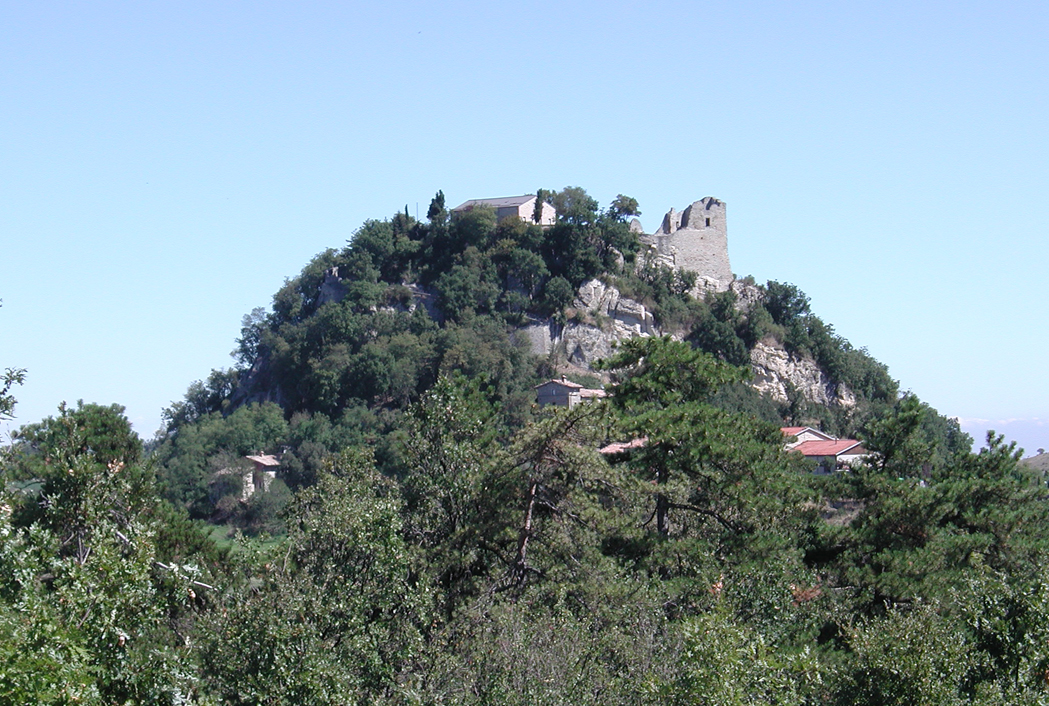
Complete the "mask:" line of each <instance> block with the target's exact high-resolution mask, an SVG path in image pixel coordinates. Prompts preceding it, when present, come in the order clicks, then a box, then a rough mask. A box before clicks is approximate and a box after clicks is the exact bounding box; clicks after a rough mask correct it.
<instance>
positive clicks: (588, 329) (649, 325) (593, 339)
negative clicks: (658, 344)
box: [518, 279, 660, 368]
mask: <svg viewBox="0 0 1049 706" xmlns="http://www.w3.org/2000/svg"><path fill="white" fill-rule="evenodd" d="M573 308H574V309H575V312H576V313H575V318H573V319H572V320H571V321H569V322H567V323H566V324H565V325H564V326H558V325H557V324H555V323H554V322H552V321H549V320H548V321H540V322H536V323H534V324H531V325H529V326H525V327H523V328H521V329H518V335H520V336H524V337H525V338H527V340H528V342H529V344H530V346H531V348H532V352H533V353H536V354H538V355H548V354H549V353H551V352H553V351H554V350H556V349H561V350H562V351H564V354H565V357H566V359H567V361H568V362H569V363H572V364H574V365H577V366H580V367H583V368H589V367H590V366H591V365H592V364H593V363H594V361H596V360H599V359H601V358H607V357H608V356H610V355H611V354H612V351H613V349H614V347H615V344H616V343H617V342H619V341H623V340H626V339H628V338H634V337H636V336H658V335H660V330H659V327H658V326H657V325H656V320H655V317H654V316H652V312H650V311H648V309H646V308H645V306H644V305H643V304H641V303H640V302H637V301H634V300H633V299H630V298H628V297H624V296H622V294H621V293H620V292H619V290H618V289H616V288H615V287H613V286H611V285H607V284H605V283H604V282H602V281H601V280H597V279H593V280H590V281H589V282H585V283H584V284H583V285H582V286H581V287H579V291H578V293H577V295H576V300H575V302H573Z"/></svg>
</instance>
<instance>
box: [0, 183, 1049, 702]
mask: <svg viewBox="0 0 1049 706" xmlns="http://www.w3.org/2000/svg"><path fill="white" fill-rule="evenodd" d="M540 195H541V196H542V198H544V199H547V200H549V201H550V202H551V203H554V204H555V205H556V206H557V209H558V214H559V215H558V222H557V223H556V224H555V225H554V226H552V227H550V228H547V229H543V228H539V227H538V226H536V225H535V224H534V223H528V222H522V221H520V220H517V219H509V220H506V221H503V222H502V223H497V222H496V219H495V216H494V213H492V212H491V211H490V210H486V209H484V208H477V209H474V210H473V211H469V212H467V213H463V214H461V215H458V216H456V217H454V218H453V217H452V216H451V215H450V214H449V213H448V211H447V209H446V207H445V203H444V197H443V194H440V193H438V195H437V197H436V198H435V199H434V201H433V203H432V204H431V206H430V209H429V211H428V216H427V218H428V221H427V223H419V222H416V221H415V220H414V219H412V218H410V217H409V216H408V215H407V214H406V213H399V214H397V215H396V216H395V217H394V218H392V219H390V220H389V221H382V222H380V221H372V222H368V223H366V224H365V225H364V226H363V227H362V228H361V229H360V230H359V231H358V232H357V233H356V235H355V236H354V239H353V240H352V241H351V242H350V243H349V245H348V246H347V247H346V248H344V249H342V250H341V251H334V250H333V251H328V252H325V253H323V254H321V255H320V256H318V257H317V258H316V259H315V260H314V261H313V262H311V263H310V264H309V265H308V266H307V267H306V268H305V269H304V270H303V272H302V273H301V274H300V275H299V276H298V277H297V278H295V279H293V280H289V281H288V282H287V283H286V284H285V286H284V287H282V288H281V290H280V291H279V292H278V293H277V295H276V296H275V297H274V302H273V308H272V311H271V312H269V313H267V312H265V311H264V310H261V309H257V310H255V311H253V312H252V313H251V314H249V315H248V316H246V317H245V318H244V321H243V328H242V332H241V337H240V338H239V340H238V343H237V350H236V351H235V358H236V359H237V366H236V367H235V368H233V369H231V370H225V371H213V372H212V374H211V375H210V376H209V377H208V378H206V379H205V380H202V381H199V382H196V383H193V384H192V385H191V386H190V388H189V390H188V391H187V394H186V396H185V398H184V399H183V400H181V401H179V402H177V403H175V404H173V405H172V406H171V407H170V408H169V409H168V410H166V411H165V429H164V430H163V431H162V433H161V434H159V435H158V437H157V438H156V439H155V440H153V441H152V442H151V443H150V444H149V445H148V448H147V449H146V450H144V449H143V447H142V444H141V442H140V441H139V440H138V438H137V437H136V436H135V435H134V434H133V433H132V432H131V427H130V424H129V423H128V421H127V419H126V418H125V417H124V414H123V408H122V407H120V406H119V405H110V406H102V405H96V404H84V403H83V402H80V403H78V404H77V405H76V406H75V407H71V406H66V405H63V406H62V407H60V408H59V410H58V414H57V415H56V416H54V417H50V418H47V419H44V420H42V421H40V422H38V423H35V424H30V425H27V426H24V427H23V428H22V429H21V430H20V431H19V432H18V433H17V434H16V435H15V438H14V441H13V444H12V445H11V447H9V448H7V449H5V450H4V452H3V454H2V455H0V473H2V480H3V487H2V488H0V704H25V703H40V704H72V703H79V704H99V705H101V704H107V705H108V704H240V705H244V706H247V705H249V704H251V705H254V704H268V705H270V704H272V705H278V704H289V705H291V704H296V705H299V704H346V703H362V704H368V703H374V704H379V703H382V704H434V705H436V704H447V703H464V704H522V705H523V704H567V703H571V704H666V703H671V704H692V703H700V704H732V705H735V704H841V705H843V706H844V705H845V704H860V705H862V706H882V705H884V704H929V705H936V706H940V705H944V706H946V705H952V706H953V705H955V704H988V705H989V704H1031V703H1049V679H1047V675H1049V573H1047V570H1046V569H1045V568H1044V567H1046V566H1047V560H1049V516H1047V515H1049V502H1047V501H1049V497H1047V495H1049V493H1047V489H1046V484H1045V478H1044V477H1043V476H1041V475H1035V474H1031V473H1029V472H1028V471H1027V470H1025V468H1024V467H1023V466H1021V465H1019V464H1018V454H1017V452H1016V450H1015V448H1014V447H1013V446H1010V445H1006V444H1005V443H1004V442H1003V440H1002V439H1001V438H998V437H993V436H992V437H991V438H989V440H988V447H987V448H986V449H984V450H982V451H980V452H979V453H975V454H974V453H972V452H971V450H970V443H969V439H968V437H966V436H965V435H964V434H962V433H961V431H960V430H959V429H958V426H957V424H956V423H954V422H951V421H949V420H946V419H944V418H943V417H942V416H940V415H939V414H938V413H936V412H935V410H932V409H930V408H929V407H928V406H927V405H925V404H923V403H922V402H921V401H920V400H918V399H917V398H916V397H914V396H913V395H909V394H904V395H900V394H899V391H898V388H897V385H896V383H895V382H894V381H893V380H892V379H891V378H890V377H889V376H888V373H887V371H886V369H885V367H884V366H882V365H881V364H879V363H877V362H876V361H874V360H873V359H871V358H870V356H868V355H867V354H866V352H865V351H863V350H856V349H854V348H852V346H851V345H850V344H849V343H848V342H847V341H845V340H844V339H842V338H841V337H839V336H837V335H836V334H834V332H833V329H832V328H831V327H830V326H829V325H826V324H824V323H823V322H822V321H821V320H820V319H818V318H817V317H816V316H815V315H814V314H812V312H811V311H810V309H809V301H808V298H807V297H806V296H805V295H804V294H803V293H802V292H800V291H799V290H798V289H797V288H796V287H794V286H792V285H789V284H782V283H777V282H769V283H767V284H766V285H764V286H757V285H755V284H754V283H753V282H749V283H746V282H745V283H744V284H745V285H747V286H744V287H734V288H733V289H730V290H729V291H726V292H723V293H719V294H710V295H708V296H706V297H705V298H703V299H697V298H695V297H693V296H692V294H691V292H692V291H693V286H694V285H695V281H696V280H695V277H694V275H692V274H690V273H687V272H680V271H679V272H673V271H671V270H669V269H667V268H664V267H660V266H659V265H658V264H656V263H655V262H653V261H650V260H646V258H645V257H644V256H643V255H642V251H641V250H640V249H639V247H638V242H637V239H636V237H635V236H634V235H633V234H632V233H631V232H630V230H629V228H628V227H627V225H626V223H625V219H626V217H627V216H630V215H632V214H634V213H637V208H638V205H637V202H636V201H634V200H633V199H631V198H629V197H626V196H622V195H620V196H619V197H618V198H617V199H616V200H615V201H613V203H612V204H611V206H610V207H609V208H608V209H607V210H606V211H603V212H601V211H598V208H597V204H596V203H595V202H594V200H593V199H591V198H590V197H589V196H588V195H587V194H586V192H584V191H583V190H581V189H578V188H574V187H570V188H566V189H564V190H562V191H560V192H541V194H540ZM536 220H537V219H536ZM595 276H601V277H603V278H606V279H607V280H608V281H609V282H610V283H614V284H615V285H616V286H617V287H619V288H620V290H621V291H622V292H623V293H624V295H628V296H631V297H635V298H637V299H638V300H640V301H642V302H643V303H644V304H645V305H646V306H647V307H649V308H650V309H651V310H652V311H654V312H656V315H657V316H658V317H659V321H660V322H661V324H662V325H663V326H664V327H666V328H667V329H672V330H675V331H676V332H678V333H679V334H681V337H682V338H684V339H685V340H674V339H672V338H670V337H662V338H658V337H652V338H637V339H631V340H629V341H626V342H624V343H623V344H622V345H621V346H620V347H619V348H618V349H617V350H616V351H615V353H614V354H613V355H612V356H610V357H609V358H608V359H607V360H605V361H604V362H603V363H602V364H601V365H600V366H599V368H600V370H599V371H597V372H598V374H601V375H603V376H605V377H604V378H603V379H604V380H606V381H607V384H608V387H607V390H608V392H609V396H608V398H607V399H604V400H599V401H594V402H592V403H589V404H581V405H578V406H576V407H574V408H571V409H568V408H549V407H548V408H544V409H538V408H536V407H535V406H534V405H533V401H534V396H533V394H534V393H533V390H532V386H533V385H534V384H535V383H536V382H538V380H539V379H541V376H544V375H545V376H548V375H550V374H552V372H553V365H554V363H556V361H552V360H539V359H536V358H535V357H533V356H531V355H530V354H529V353H528V352H527V349H526V348H525V347H523V346H522V345H521V344H520V343H519V342H517V340H516V339H515V336H514V330H515V328H516V327H518V326H520V325H521V324H522V323H524V322H528V321H544V322H547V323H552V324H553V325H569V322H570V321H571V320H572V318H573V317H585V316H586V313H585V312H574V311H573V310H572V308H571V304H572V301H573V299H574V297H575V291H576V288H577V287H578V285H579V284H580V282H582V281H583V280H586V279H589V278H592V277H595ZM762 341H764V342H767V343H780V344H782V345H783V346H785V347H786V348H787V350H789V351H790V352H791V353H792V354H794V355H797V356H807V357H810V358H811V359H813V360H815V361H816V362H817V363H818V364H819V365H820V366H821V367H822V368H823V369H824V371H826V372H827V373H828V375H829V377H830V378H831V379H832V380H833V381H834V382H836V383H837V384H841V385H845V386H847V387H848V388H849V389H850V390H852V391H853V392H854V393H855V394H856V399H857V404H856V405H855V406H852V407H848V408H824V407H819V406H817V405H814V404H812V403H811V402H808V401H807V400H805V399H804V398H802V397H801V396H800V395H796V394H794V393H792V394H794V396H793V397H792V398H791V399H790V400H788V403H787V404H786V405H782V404H777V403H776V402H773V401H771V400H769V399H767V398H765V397H762V396H761V395H759V394H758V393H757V392H756V391H755V390H754V388H752V387H751V386H750V385H748V378H749V375H750V372H749V370H748V369H747V367H746V363H747V362H748V361H749V360H750V351H751V350H752V349H753V348H754V346H756V345H757V344H758V343H759V342H762ZM20 379H21V371H10V372H9V373H8V376H7V377H6V378H3V382H2V383H0V416H9V415H10V414H11V411H12V409H13V404H14V400H13V398H12V397H11V395H10V392H9V391H10V389H11V386H12V385H14V384H17V383H18V382H19V380H20ZM579 381H580V382H583V381H584V378H580V380H579ZM585 381H586V382H587V383H588V384H595V383H596V379H595V378H590V379H587V380H585ZM795 392H796V391H795ZM784 422H790V423H813V424H820V425H822V426H823V428H824V429H826V430H828V431H831V432H837V433H842V434H844V433H850V434H851V433H856V434H858V435H859V436H860V438H862V439H863V441H864V443H865V445H866V447H867V448H868V449H870V450H871V451H873V452H874V455H872V456H871V457H870V458H869V459H868V460H867V461H866V462H864V463H863V464H861V465H859V466H858V467H856V468H855V469H853V470H851V471H848V472H843V473H838V474H834V475H831V476H818V475H814V474H812V473H810V472H809V468H808V467H807V466H806V464H805V463H804V462H803V461H802V460H801V458H800V456H799V455H796V454H792V453H788V452H786V451H784V449H783V437H782V433H781V431H780V429H779V426H780V425H781V424H783V423H784ZM610 442H633V443H631V444H628V445H626V446H625V447H623V446H620V447H617V448H619V449H620V451H619V452H616V453H607V454H606V453H601V452H599V451H598V449H601V448H602V447H606V445H608V444H609V443H610ZM256 454H274V455H275V456H279V459H280V466H279V467H278V468H277V476H278V479H277V480H275V481H274V482H273V483H272V484H271V485H270V487H269V489H268V490H265V491H262V490H257V491H256V492H255V493H254V494H253V495H251V497H250V498H248V499H247V500H244V499H243V495H242V488H241V482H242V477H243V474H244V473H245V472H246V471H250V470H251V466H250V464H249V463H248V461H247V460H246V459H245V458H244V457H245V456H247V455H256ZM202 519H208V520H210V521H211V522H213V523H221V524H223V531H222V532H225V530H227V529H232V530H233V538H232V540H229V539H228V538H227V539H224V540H223V541H222V546H219V545H217V544H216V543H215V541H213V540H212V539H211V537H212V536H219V535H220V534H222V532H219V531H217V530H216V529H215V528H214V527H212V526H208V525H204V524H203V522H202V521H201V520H202Z"/></svg>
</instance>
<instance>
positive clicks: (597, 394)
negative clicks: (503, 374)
mask: <svg viewBox="0 0 1049 706" xmlns="http://www.w3.org/2000/svg"><path fill="white" fill-rule="evenodd" d="M535 396H536V401H537V402H538V403H539V406H540V407H545V406H547V405H548V404H552V405H557V406H558V407H568V408H569V409H571V408H572V407H575V406H576V405H577V404H579V403H580V402H589V401H590V400H594V399H600V398H602V397H604V396H605V391H604V390H592V389H589V388H586V387H583V386H582V385H580V384H579V383H577V382H572V381H571V380H568V379H567V378H565V376H564V375H562V376H561V379H560V380H547V381H546V382H544V383H542V384H540V385H536V386H535Z"/></svg>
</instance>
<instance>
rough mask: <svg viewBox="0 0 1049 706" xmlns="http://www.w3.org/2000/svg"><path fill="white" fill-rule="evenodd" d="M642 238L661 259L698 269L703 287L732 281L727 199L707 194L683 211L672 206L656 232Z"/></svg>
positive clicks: (717, 286)
mask: <svg viewBox="0 0 1049 706" xmlns="http://www.w3.org/2000/svg"><path fill="white" fill-rule="evenodd" d="M631 225H632V226H634V227H635V228H636V227H638V226H639V225H640V224H637V223H636V221H635V223H634V224H631ZM640 238H641V242H643V243H645V244H647V245H649V246H651V247H652V248H653V249H654V251H655V253H656V256H657V258H658V259H659V261H660V262H661V263H663V264H665V265H667V266H669V267H673V268H681V269H685V270H691V271H693V272H695V273H697V274H698V275H699V281H698V282H697V285H698V286H697V289H699V290H700V291H702V290H707V289H714V290H715V291H718V292H723V291H725V290H726V289H728V287H729V285H730V284H732V267H731V266H730V265H729V259H728V225H727V221H726V218H725V202H724V201H720V200H718V199H716V198H714V197H713V196H707V197H706V198H704V199H700V200H699V201H696V202H695V203H693V204H692V205H691V206H689V207H688V208H686V209H685V210H684V211H681V212H680V213H679V212H677V211H675V210H674V209H670V212H669V213H667V215H666V216H664V217H663V224H662V225H661V226H660V227H659V229H658V230H657V231H656V232H655V233H653V234H652V235H641V236H640Z"/></svg>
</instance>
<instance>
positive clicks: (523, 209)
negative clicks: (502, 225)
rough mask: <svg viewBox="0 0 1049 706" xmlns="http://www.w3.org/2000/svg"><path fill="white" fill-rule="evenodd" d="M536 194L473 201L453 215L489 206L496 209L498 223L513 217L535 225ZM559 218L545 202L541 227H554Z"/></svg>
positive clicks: (540, 220) (458, 207)
mask: <svg viewBox="0 0 1049 706" xmlns="http://www.w3.org/2000/svg"><path fill="white" fill-rule="evenodd" d="M535 200H536V195H535V194H525V195H524V196H504V197H501V198H495V199H471V200H469V201H467V202H465V203H463V204H460V205H459V206H456V207H455V208H453V209H452V213H468V212H469V211H472V210H473V209H474V208H476V207H478V206H488V207H490V208H493V209H495V218H496V220H497V221H502V220H503V219H506V218H510V217H511V216H517V217H518V218H520V219H521V220H522V221H524V222H525V223H533V222H534V221H533V220H532V217H533V215H534V214H535ZM556 218H557V211H555V210H554V207H553V206H551V205H550V204H548V203H546V202H545V201H544V202H543V210H542V215H541V216H540V218H539V225H541V226H543V227H544V228H545V227H548V226H552V225H553V224H554V220H555V219H556Z"/></svg>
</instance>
